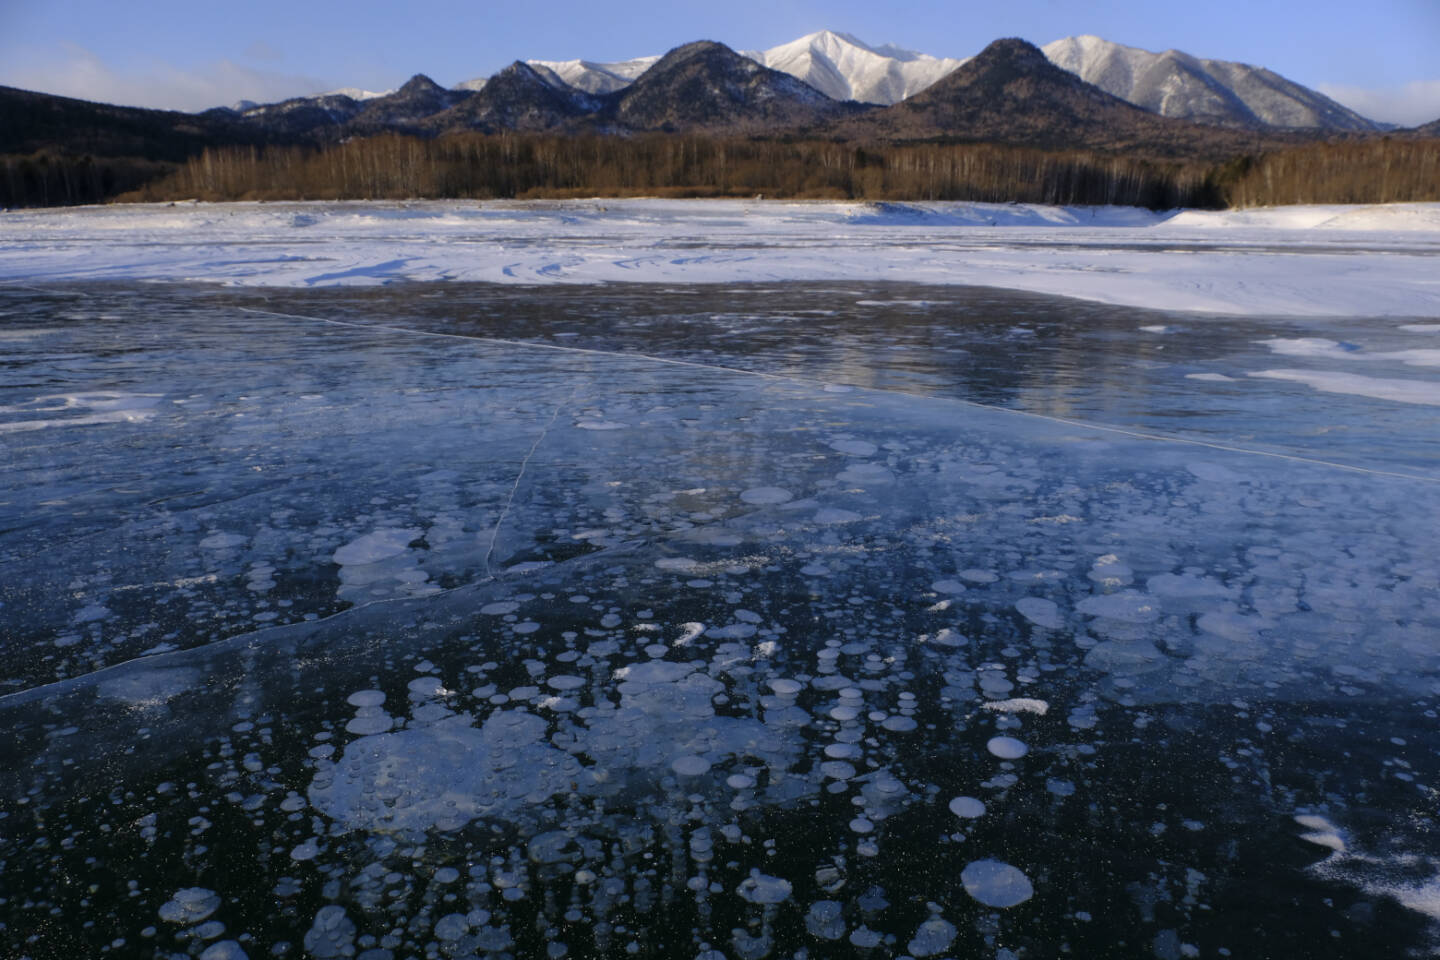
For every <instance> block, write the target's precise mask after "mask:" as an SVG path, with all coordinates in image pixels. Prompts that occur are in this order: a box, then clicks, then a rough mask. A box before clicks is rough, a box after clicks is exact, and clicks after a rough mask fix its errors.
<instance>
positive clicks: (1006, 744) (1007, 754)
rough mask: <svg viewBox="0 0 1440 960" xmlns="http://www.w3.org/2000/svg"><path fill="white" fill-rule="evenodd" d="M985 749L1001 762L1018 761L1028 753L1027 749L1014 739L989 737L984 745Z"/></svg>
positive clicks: (1028, 749)
mask: <svg viewBox="0 0 1440 960" xmlns="http://www.w3.org/2000/svg"><path fill="white" fill-rule="evenodd" d="M985 749H986V750H989V751H990V752H991V753H992V754H994V755H995V756H997V757H999V758H1000V759H1001V760H1019V759H1020V758H1021V757H1023V756H1025V754H1027V753H1029V752H1030V748H1029V747H1027V746H1025V744H1023V743H1021V742H1020V741H1019V740H1016V739H1015V738H1014V737H991V738H990V740H989V741H988V742H987V743H986V744H985Z"/></svg>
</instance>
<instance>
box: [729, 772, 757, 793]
mask: <svg viewBox="0 0 1440 960" xmlns="http://www.w3.org/2000/svg"><path fill="white" fill-rule="evenodd" d="M725 783H726V785H727V786H729V787H730V788H731V789H733V790H745V789H748V788H750V787H753V786H755V778H754V777H752V776H749V775H748V774H744V773H732V774H730V776H728V777H726V778H725Z"/></svg>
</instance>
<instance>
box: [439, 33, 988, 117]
mask: <svg viewBox="0 0 1440 960" xmlns="http://www.w3.org/2000/svg"><path fill="white" fill-rule="evenodd" d="M739 53H740V55H741V56H744V57H748V58H749V59H751V60H754V61H755V62H756V63H758V64H760V65H761V66H764V67H769V68H770V69H772V70H778V71H780V72H781V73H788V74H790V76H792V77H795V78H796V79H798V80H802V81H804V82H805V83H807V84H809V85H810V86H812V87H814V88H815V89H816V90H819V91H820V92H821V93H823V94H825V95H826V96H827V97H830V98H831V99H832V100H858V101H860V102H861V103H878V104H891V103H896V102H898V101H900V100H904V99H905V98H906V97H909V96H913V95H914V94H917V93H919V92H920V91H921V90H924V89H925V88H926V87H928V86H930V85H931V84H933V83H934V82H935V81H937V80H939V79H940V78H941V77H943V76H945V75H946V74H948V73H950V72H951V71H952V70H954V69H955V68H956V67H958V66H960V65H961V64H962V63H964V62H965V60H964V59H959V60H956V59H950V58H946V57H932V56H930V55H929V54H925V53H917V52H915V51H914V50H905V49H902V48H901V47H897V46H893V45H890V44H886V45H883V46H878V47H872V46H870V45H869V44H867V43H865V42H863V41H861V40H858V39H856V38H855V37H852V36H850V35H849V34H847V33H836V32H834V31H831V30H821V31H820V32H819V33H812V34H808V35H806V36H803V37H801V38H800V39H798V40H793V41H791V42H790V43H783V44H781V45H780V46H778V47H771V48H770V49H769V50H741V51H739ZM659 60H660V58H659V57H636V58H635V59H633V60H620V61H615V62H611V63H602V62H599V61H595V60H526V61H525V63H526V64H528V65H529V66H530V67H531V68H532V69H533V70H534V71H535V72H536V73H538V74H540V76H542V77H544V78H545V79H547V80H549V81H550V82H551V83H552V84H553V83H559V84H564V85H566V86H570V87H574V88H575V89H577V90H583V91H584V92H586V93H592V94H597V95H598V94H606V93H614V92H615V91H616V90H623V89H625V88H626V87H628V86H629V85H630V84H632V83H634V82H635V81H636V80H637V79H639V77H640V75H641V74H643V73H644V72H645V71H646V70H649V69H650V68H651V67H653V66H654V65H655V64H656V63H658V62H659ZM485 79H486V78H478V79H475V80H466V81H465V82H464V83H462V84H460V85H459V87H458V88H457V89H462V90H479V89H480V88H482V87H483V86H485Z"/></svg>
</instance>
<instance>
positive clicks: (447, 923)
mask: <svg viewBox="0 0 1440 960" xmlns="http://www.w3.org/2000/svg"><path fill="white" fill-rule="evenodd" d="M469 932H470V921H469V919H467V918H466V916H465V914H463V913H447V914H445V916H443V917H441V918H440V919H439V920H436V921H435V938H436V939H437V940H444V941H447V942H453V941H456V940H459V939H460V938H461V937H463V936H465V934H467V933H469Z"/></svg>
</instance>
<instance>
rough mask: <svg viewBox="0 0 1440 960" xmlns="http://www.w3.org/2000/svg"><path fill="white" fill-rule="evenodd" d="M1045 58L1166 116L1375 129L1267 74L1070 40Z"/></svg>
mask: <svg viewBox="0 0 1440 960" xmlns="http://www.w3.org/2000/svg"><path fill="white" fill-rule="evenodd" d="M1043 49H1044V51H1045V56H1046V57H1048V58H1049V59H1050V62H1052V63H1054V64H1055V65H1056V66H1058V67H1060V68H1062V69H1065V70H1069V71H1070V72H1071V73H1074V74H1076V75H1078V76H1079V77H1080V79H1082V80H1085V81H1086V82H1088V83H1093V84H1094V85H1095V86H1097V87H1099V88H1100V89H1102V90H1104V91H1106V92H1107V93H1111V94H1114V95H1115V96H1117V97H1120V98H1121V99H1122V100H1128V101H1130V102H1131V103H1133V104H1135V105H1136V106H1139V107H1144V108H1145V109H1147V110H1150V111H1153V112H1155V113H1158V114H1160V115H1162V116H1166V117H1177V118H1180V119H1185V120H1194V121H1199V122H1203V123H1221V124H1227V125H1234V126H1258V125H1266V126H1272V127H1290V128H1323V129H1328V130H1376V129H1378V128H1379V127H1378V125H1377V124H1375V123H1373V122H1372V121H1370V120H1367V119H1366V118H1364V117H1362V116H1360V115H1359V114H1358V113H1356V112H1355V111H1353V110H1350V109H1348V108H1346V107H1343V106H1341V105H1340V104H1338V103H1336V102H1335V101H1334V100H1331V99H1330V98H1329V97H1327V96H1324V95H1323V94H1320V93H1316V92H1315V91H1314V90H1311V89H1309V88H1308V87H1302V86H1301V85H1300V84H1298V83H1295V82H1294V81H1291V80H1287V79H1285V78H1284V77H1282V76H1280V75H1279V74H1278V73H1275V72H1273V71H1270V70H1266V69H1264V68H1263V67H1252V66H1250V65H1249V64H1245V63H1232V62H1229V61H1226V60H1202V59H1200V58H1199V57H1193V56H1191V55H1190V54H1188V53H1183V52H1181V51H1179V50H1166V51H1165V52H1164V53H1152V52H1150V51H1149V50H1141V49H1139V48H1137V47H1127V46H1123V45H1121V44H1118V43H1112V42H1110V41H1109V40H1103V39H1101V38H1100V37H1094V36H1080V37H1066V38H1065V39H1063V40H1056V41H1055V42H1054V43H1050V44H1047V45H1046V46H1045V47H1044V48H1043Z"/></svg>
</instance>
